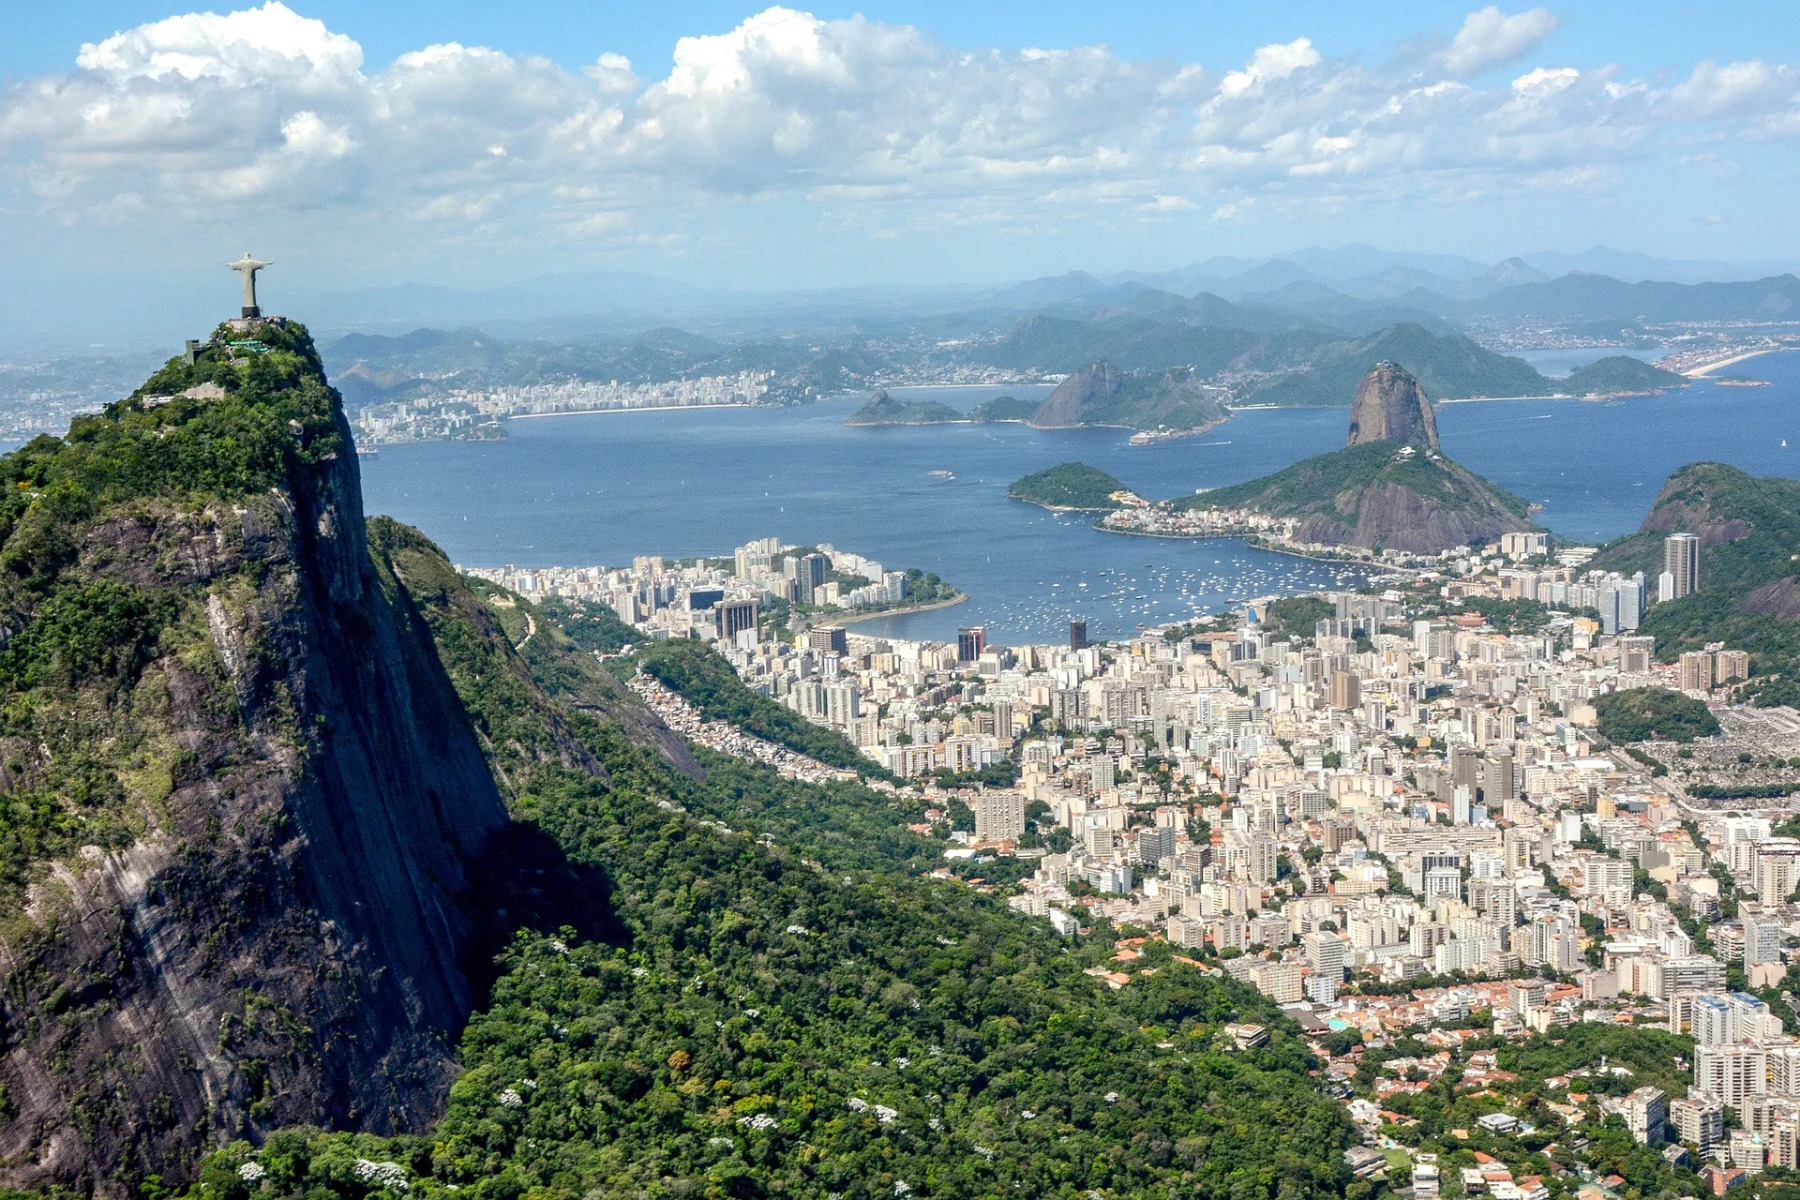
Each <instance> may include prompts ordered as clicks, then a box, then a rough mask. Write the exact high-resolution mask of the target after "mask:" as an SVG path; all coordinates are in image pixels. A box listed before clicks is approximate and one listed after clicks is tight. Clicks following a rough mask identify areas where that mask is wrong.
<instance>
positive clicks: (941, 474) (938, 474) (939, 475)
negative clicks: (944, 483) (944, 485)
mask: <svg viewBox="0 0 1800 1200" xmlns="http://www.w3.org/2000/svg"><path fill="white" fill-rule="evenodd" d="M925 473H926V474H927V475H929V476H931V477H932V478H933V479H955V478H956V472H954V471H927V472H925Z"/></svg>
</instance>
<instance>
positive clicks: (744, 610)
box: [713, 600, 756, 641]
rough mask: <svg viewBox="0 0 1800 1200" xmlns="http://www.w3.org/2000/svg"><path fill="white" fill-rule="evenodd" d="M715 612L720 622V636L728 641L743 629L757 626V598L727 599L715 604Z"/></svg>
mask: <svg viewBox="0 0 1800 1200" xmlns="http://www.w3.org/2000/svg"><path fill="white" fill-rule="evenodd" d="M713 614H714V616H715V617H716V618H717V619H718V622H719V636H720V637H722V638H724V639H725V640H726V641H730V640H731V639H732V638H735V637H736V636H737V635H738V633H739V631H741V630H745V629H755V628H756V601H755V600H727V601H725V602H724V603H723V604H715V605H713Z"/></svg>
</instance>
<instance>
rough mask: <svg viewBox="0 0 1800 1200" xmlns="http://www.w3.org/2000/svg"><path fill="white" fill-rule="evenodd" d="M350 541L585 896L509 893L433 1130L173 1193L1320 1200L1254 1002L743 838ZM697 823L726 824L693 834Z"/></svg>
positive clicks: (1216, 984) (1306, 1122)
mask: <svg viewBox="0 0 1800 1200" xmlns="http://www.w3.org/2000/svg"><path fill="white" fill-rule="evenodd" d="M373 541H374V548H375V550H376V552H377V554H378V556H380V557H381V558H382V560H383V562H384V566H383V568H382V569H383V574H384V577H385V578H388V579H390V580H392V582H393V584H394V586H396V587H398V588H400V589H402V590H403V592H404V594H405V596H406V598H407V599H408V601H409V603H410V604H411V605H412V606H413V607H414V610H415V611H416V612H418V613H419V615H420V617H421V619H422V620H424V621H425V622H426V623H427V624H428V625H429V627H430V628H431V630H432V632H433V635H434V636H435V638H436V639H437V645H438V650H439V655H440V657H441V659H442V662H443V667H444V670H445V672H446V674H447V675H448V677H449V678H450V679H451V680H452V681H453V683H454V684H455V686H456V688H457V690H458V692H459V693H460V694H461V695H462V696H463V698H464V702H465V704H466V705H467V706H468V708H469V711H470V715H471V718H472V719H473V720H474V721H475V722H476V724H477V726H478V727H479V728H480V729H482V730H483V731H484V735H485V737H486V744H487V745H488V746H489V752H490V754H491V756H492V763H493V768H494V771H495V773H496V776H497V777H498V778H501V779H504V780H505V781H506V785H507V790H508V795H509V803H510V806H511V808H512V811H513V815H514V817H515V819H516V820H517V821H519V822H520V823H521V824H522V826H523V827H524V828H526V829H531V830H535V831H537V833H538V835H540V836H541V837H543V838H544V839H545V840H546V841H547V842H548V843H549V844H551V845H553V846H554V847H555V849H556V852H557V853H558V854H559V855H560V856H561V857H562V859H563V861H564V863H565V864H566V865H565V866H563V867H561V868H556V869H552V870H551V871H550V872H549V874H548V875H547V876H544V877H541V878H540V879H539V881H538V884H537V886H536V888H535V889H534V890H535V891H536V892H537V893H538V894H539V895H540V896H550V897H555V896H558V895H563V894H564V884H565V882H573V883H575V884H578V885H579V886H578V887H571V888H568V889H566V898H567V900H568V901H571V902H572V901H575V900H578V899H581V898H584V897H585V898H586V899H587V901H588V905H587V907H586V908H583V907H581V906H580V905H578V904H576V905H572V906H571V907H568V908H565V909H564V910H563V912H562V913H561V914H560V915H561V917H562V920H563V922H564V924H565V925H566V927H563V926H559V925H557V924H556V923H555V918H554V917H553V915H552V914H551V912H550V911H548V908H549V906H548V904H547V902H546V901H544V900H542V899H539V900H537V901H532V900H531V899H530V893H529V892H528V893H527V894H526V895H527V898H526V900H525V901H524V902H525V903H526V904H527V905H529V904H531V903H534V902H535V903H537V904H539V905H540V908H539V909H538V910H537V911H533V910H531V909H530V908H529V907H527V908H524V909H521V910H520V911H519V912H518V914H517V916H518V918H519V920H520V923H521V924H524V925H526V926H528V928H527V930H525V931H522V932H521V933H520V934H519V935H518V937H517V938H516V939H515V941H514V942H513V944H512V946H511V948H510V950H508V951H507V953H506V954H505V956H504V957H503V959H502V962H501V967H502V973H501V976H500V978H499V980H498V982H497V983H496V984H495V987H494V990H493V995H492V998H491V1002H490V1003H489V1005H488V1007H487V1008H486V1010H485V1011H483V1012H482V1013H480V1014H479V1015H478V1016H477V1017H475V1018H474V1020H473V1021H472V1022H471V1024H470V1026H469V1028H468V1031H467V1033H466V1034H465V1036H464V1039H463V1043H462V1061H463V1066H464V1070H463V1073H462V1075H461V1077H460V1078H459V1079H458V1080H457V1082H456V1084H455V1086H454V1088H453V1089H452V1092H451V1097H450V1105H449V1110H448V1112H447V1113H446V1114H445V1116H444V1118H443V1120H442V1121H441V1123H439V1125H438V1126H437V1127H436V1128H434V1129H433V1130H432V1131H431V1133H430V1134H429V1135H428V1136H424V1137H417V1138H394V1139H376V1138H369V1137H357V1136H352V1135H342V1134H318V1133H313V1132H309V1131H294V1132H292V1133H290V1134H284V1135H279V1136H277V1137H276V1138H273V1139H271V1140H270V1142H269V1143H268V1144H267V1145H265V1146H263V1147H261V1148H256V1147H252V1146H250V1145H248V1144H238V1145H234V1146H233V1147H231V1148H230V1149H229V1150H227V1151H225V1152H223V1153H222V1154H220V1155H218V1156H216V1157H215V1158H214V1159H213V1160H212V1162H211V1163H210V1165H209V1166H208V1168H207V1170H206V1172H205V1174H204V1175H203V1177H202V1179H201V1181H200V1184H199V1188H198V1189H197V1190H196V1192H195V1194H196V1195H201V1194H203V1195H205V1196H207V1197H209V1198H212V1200H251V1197H253V1196H254V1197H268V1198H270V1200H274V1198H277V1197H282V1198H285V1197H296V1198H297V1197H301V1196H306V1197H308V1198H309V1200H322V1198H323V1197H328V1196H354V1197H362V1196H366V1195H368V1194H370V1193H372V1192H378V1191H388V1192H396V1191H399V1190H401V1187H400V1185H402V1184H404V1185H405V1190H406V1191H407V1192H408V1194H412V1195H424V1196H437V1195H447V1194H448V1193H449V1191H450V1189H452V1188H455V1189H457V1190H458V1193H459V1195H467V1196H470V1197H472V1198H474V1200H515V1198H517V1197H520V1196H524V1195H531V1196H533V1197H538V1198H541V1200H553V1198H558V1197H565V1196H566V1197H576V1196H585V1195H592V1194H600V1195H607V1196H614V1195H617V1196H633V1197H638V1196H641V1197H674V1196H695V1197H698V1196H720V1197H726V1196H812V1197H820V1198H821V1200H822V1198H824V1197H827V1196H833V1195H835V1196H841V1197H847V1198H848V1197H855V1198H868V1200H873V1198H875V1197H884V1198H890V1197H896V1196H901V1197H904V1196H908V1195H913V1196H922V1197H923V1196H933V1197H986V1196H1013V1195H1030V1196H1052V1197H1068V1198H1071V1200H1073V1198H1075V1197H1080V1196H1084V1195H1086V1194H1090V1193H1091V1192H1092V1191H1094V1190H1099V1191H1102V1192H1103V1194H1106V1195H1109V1196H1118V1197H1126V1196H1141V1197H1166V1196H1171V1195H1196V1194H1197V1195H1218V1196H1226V1195H1229V1196H1237V1197H1245V1198H1251V1197H1269V1198H1271V1200H1273V1198H1275V1197H1278V1196H1279V1197H1294V1198H1299V1197H1306V1196H1316V1195H1336V1194H1340V1193H1341V1191H1342V1189H1343V1186H1344V1184H1345V1183H1346V1182H1347V1177H1346V1175H1345V1172H1344V1168H1343V1165H1342V1162H1341V1157H1340V1155H1341V1151H1342V1149H1343V1147H1344V1146H1345V1145H1346V1144H1347V1139H1348V1126H1347V1124H1346V1122H1345V1120H1344V1117H1343V1115H1342V1110H1341V1108H1339V1106H1337V1105H1336V1104H1335V1103H1333V1102H1332V1101H1330V1100H1328V1099H1326V1098H1325V1097H1324V1096H1322V1095H1321V1094H1320V1093H1319V1092H1318V1090H1317V1089H1316V1087H1315V1086H1314V1085H1313V1083H1312V1082H1311V1081H1310V1079H1309V1078H1308V1077H1307V1075H1306V1071H1307V1069H1308V1067H1309V1065H1310V1063H1311V1058H1310V1055H1309V1053H1308V1050H1307V1047H1306V1046H1305V1044H1304V1042H1303V1041H1301V1039H1300V1038H1299V1037H1298V1036H1297V1035H1296V1033H1295V1031H1294V1030H1293V1027H1292V1025H1291V1024H1290V1023H1289V1022H1288V1021H1287V1020H1286V1018H1285V1017H1283V1016H1282V1014H1281V1013H1280V1012H1279V1011H1278V1010H1277V1009H1275V1008H1274V1006H1273V1005H1272V1004H1270V1003H1269V1002H1268V1001H1266V1000H1264V999H1262V998H1261V997H1260V996H1258V995H1256V994H1255V993H1254V992H1252V991H1250V990H1248V989H1247V988H1244V987H1242V986H1240V985H1237V984H1233V983H1230V982H1227V981H1224V980H1222V979H1215V978H1208V977H1207V976H1205V975H1203V974H1201V973H1200V972H1199V971H1198V970H1196V969H1194V968H1192V967H1189V966H1186V965H1184V964H1181V963H1178V962H1175V961H1174V960H1173V957H1172V954H1171V952H1170V951H1169V950H1168V948H1167V947H1166V946H1158V947H1153V948H1151V949H1150V952H1149V953H1148V954H1147V955H1146V957H1145V959H1144V960H1143V961H1142V962H1141V963H1140V964H1139V966H1140V967H1148V968H1150V970H1149V971H1145V972H1140V973H1139V974H1138V975H1136V976H1134V979H1133V982H1132V983H1131V984H1130V985H1129V986H1128V987H1127V988H1125V989H1124V990H1123V991H1121V992H1119V993H1116V994H1115V993H1112V992H1110V991H1108V990H1107V989H1106V988H1105V987H1104V986H1102V985H1100V984H1099V983H1097V981H1095V980H1094V979H1092V978H1090V977H1088V976H1087V975H1085V974H1083V973H1082V972H1083V970H1084V968H1087V967H1089V966H1091V965H1094V963H1095V962H1096V961H1097V959H1098V956H1100V955H1102V954H1104V953H1105V950H1104V947H1103V946H1102V945H1100V944H1099V943H1095V944H1091V945H1090V944H1086V943H1084V944H1080V945H1076V946H1071V945H1069V944H1068V943H1066V942H1064V941H1062V940H1061V939H1059V938H1057V937H1056V936H1054V935H1053V934H1052V933H1051V932H1050V931H1049V929H1048V928H1047V927H1045V926H1043V925H1042V924H1040V923H1037V922H1032V921H1030V920H1028V919H1025V918H1021V917H1019V916H1018V915H1017V914H1014V913H1011V912H1010V911H1008V910H1006V909H1005V908H1004V907H1002V906H1001V905H999V904H998V903H996V902H994V901H991V900H988V899H986V898H984V897H981V896H978V895H974V894H972V893H969V892H967V891H965V890H962V889H960V888H958V887H956V886H955V885H951V884H945V883H936V882H930V881H924V880H918V879H909V878H905V877H903V876H901V875H898V874H894V873H890V872H888V871H887V870H886V868H885V867H884V866H883V865H882V863H883V861H884V859H883V856H881V855H879V854H871V855H869V856H868V858H867V860H866V861H868V862H870V863H872V864H874V869H873V870H850V871H848V872H847V873H846V870H845V868H843V867H827V866H825V865H809V863H808V862H807V861H806V858H807V857H808V855H807V853H806V848H799V849H796V848H790V847H789V846H786V845H784V844H782V841H781V839H780V838H776V839H775V844H773V845H764V844H762V843H761V841H760V840H759V838H758V836H757V835H756V834H754V833H752V832H749V831H747V830H746V829H745V828H744V827H743V825H742V824H740V821H748V820H751V819H753V818H749V817H747V815H743V810H742V808H741V807H740V808H738V809H736V810H735V812H736V813H737V814H739V815H734V808H733V805H734V803H735V802H734V801H733V799H732V796H731V793H730V791H729V790H725V791H721V790H720V789H718V788H717V786H716V782H715V781H716V780H717V778H718V774H717V773H715V772H713V771H711V770H710V769H709V773H708V776H707V778H706V779H705V780H704V781H697V780H694V779H693V778H692V777H691V776H688V775H683V774H681V773H679V772H677V771H676V770H674V769H673V767H672V766H671V765H670V763H669V762H668V761H667V759H666V758H665V757H663V756H661V755H658V754H657V753H655V752H653V751H651V750H649V749H646V748H645V747H644V746H643V745H642V744H641V743H640V742H639V741H638V740H636V739H635V738H634V737H632V736H631V735H630V731H629V730H628V729H627V728H626V727H625V726H624V725H623V724H621V723H620V722H619V720H617V719H616V718H614V717H612V716H596V715H592V714H589V713H584V712H559V711H558V710H559V707H560V706H558V705H557V704H556V703H555V702H554V701H553V700H552V698H551V696H550V693H549V692H547V691H545V690H544V689H543V688H542V687H541V686H539V685H538V683H537V682H536V679H535V678H533V677H532V676H531V675H528V674H527V673H525V672H524V671H523V670H522V663H521V661H520V659H519V657H518V655H517V654H516V653H515V652H513V651H512V650H511V648H510V646H509V644H508V643H507V641H506V640H505V639H504V638H503V637H498V636H496V630H495V627H494V626H493V624H492V622H491V618H490V617H489V616H488V615H486V613H487V612H488V610H487V608H486V606H485V605H483V604H482V603H481V601H480V600H479V599H478V598H476V597H475V596H474V595H473V594H472V593H470V592H468V591H467V589H463V588H459V587H457V586H456V585H455V584H454V582H453V578H454V577H453V576H452V575H451V573H450V569H449V566H448V563H447V562H445V561H444V560H443V559H442V557H441V555H438V554H437V553H436V552H435V550H434V549H432V548H431V547H430V546H429V544H428V543H426V542H424V539H422V538H420V537H418V536H417V535H416V534H411V533H410V532H409V531H404V530H400V529H398V528H397V527H391V526H390V527H387V528H385V529H383V530H382V531H381V532H380V534H379V536H378V537H376V538H374V539H373ZM536 640H537V639H535V638H534V639H533V643H532V644H533V645H535V644H536ZM564 669H565V670H568V671H576V672H579V671H585V670H586V669H587V668H586V667H584V666H580V665H579V664H568V665H567V666H566V667H565V668H564ZM542 670H543V665H542V664H539V665H538V668H537V671H536V672H535V673H536V674H542ZM778 782H779V781H778ZM759 786H761V785H759ZM769 786H774V785H769ZM788 786H790V787H795V788H796V789H797V794H798V792H806V793H807V794H809V795H811V796H813V797H815V798H816V800H817V802H818V803H819V805H820V806H821V807H828V806H830V805H831V804H833V803H834V801H833V800H832V799H831V797H830V794H829V793H815V792H810V791H809V790H808V789H804V788H803V787H801V786H800V785H788ZM703 797H704V798H703ZM704 805H713V806H716V807H714V808H713V809H712V810H711V815H712V816H713V817H715V818H716V819H717V820H719V821H720V822H722V823H723V824H725V825H728V826H731V827H732V829H733V830H734V832H729V833H728V832H725V831H724V830H722V829H719V828H717V827H716V826H713V825H708V824H706V823H703V822H701V821H699V820H697V819H696V817H697V816H698V813H697V812H696V810H697V809H700V808H702V806H704ZM683 810H686V811H683ZM847 849H855V847H854V846H852V847H848V848H847ZM1233 1020H1254V1021H1258V1022H1260V1023H1263V1024H1265V1025H1267V1026H1268V1027H1269V1028H1270V1029H1271V1030H1272V1032H1273V1036H1272V1038H1271V1041H1270V1043H1269V1045H1268V1046H1267V1047H1264V1048H1261V1049H1257V1050H1254V1051H1250V1052H1248V1053H1240V1052H1236V1051H1234V1050H1229V1049H1227V1048H1226V1047H1227V1046H1229V1045H1230V1043H1229V1042H1228V1041H1226V1040H1225V1039H1223V1038H1222V1037H1221V1036H1220V1033H1221V1028H1222V1026H1223V1025H1224V1024H1225V1023H1226V1022H1229V1021H1233Z"/></svg>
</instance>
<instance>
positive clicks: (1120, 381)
mask: <svg viewBox="0 0 1800 1200" xmlns="http://www.w3.org/2000/svg"><path fill="white" fill-rule="evenodd" d="M1219 397H1220V394H1219V392H1218V391H1217V389H1213V388H1209V387H1207V386H1205V385H1204V384H1202V383H1201V382H1200V381H1199V379H1198V378H1196V376H1195V375H1194V373H1193V372H1192V371H1187V370H1176V371H1163V372H1161V373H1158V374H1154V375H1134V374H1131V373H1129V372H1125V371H1121V370H1119V369H1118V368H1117V367H1114V366H1113V365H1112V364H1111V363H1107V362H1100V363H1095V364H1094V365H1093V366H1092V367H1089V368H1088V369H1087V370H1085V371H1077V372H1075V373H1074V374H1073V375H1070V376H1069V377H1068V378H1067V379H1065V380H1063V381H1062V382H1061V383H1059V384H1057V385H1056V389H1055V390H1054V391H1052V392H1051V393H1050V395H1049V396H1048V397H1047V398H1046V399H1045V400H1044V402H1043V403H1042V404H1040V405H1039V406H1038V408H1037V411H1036V412H1034V413H1032V414H1031V419H1030V421H1029V422H1028V423H1029V424H1030V425H1031V426H1032V427H1033V428H1035V429H1067V428H1071V427H1075V426H1082V425H1106V426H1116V427H1119V428H1124V429H1136V430H1139V431H1142V432H1157V431H1180V432H1197V431H1199V430H1203V429H1208V428H1211V427H1212V426H1214V425H1217V424H1218V423H1219V422H1221V421H1223V420H1224V419H1225V417H1226V413H1225V408H1224V405H1223V403H1222V402H1221V400H1220V398H1219Z"/></svg>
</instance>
